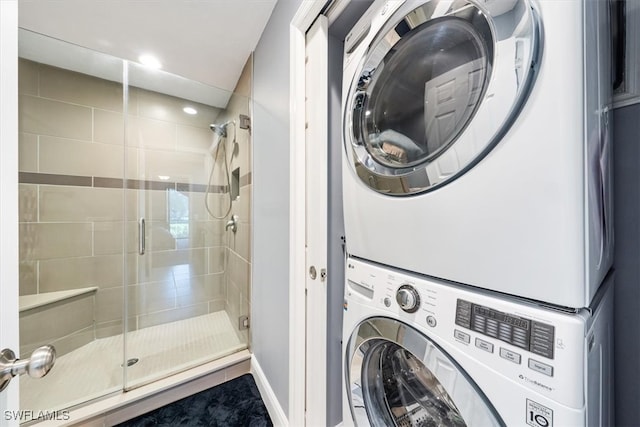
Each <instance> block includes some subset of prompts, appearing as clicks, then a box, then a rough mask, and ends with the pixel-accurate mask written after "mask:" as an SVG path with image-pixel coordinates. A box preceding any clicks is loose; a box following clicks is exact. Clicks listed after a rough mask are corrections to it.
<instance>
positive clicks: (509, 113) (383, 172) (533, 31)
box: [343, 0, 542, 196]
mask: <svg viewBox="0 0 640 427" xmlns="http://www.w3.org/2000/svg"><path fill="white" fill-rule="evenodd" d="M512 1H513V3H514V9H513V10H512V12H513V14H514V15H517V16H514V17H513V19H514V21H516V20H518V21H519V22H520V23H521V25H519V26H516V27H515V28H513V29H512V32H510V33H509V32H507V33H505V30H504V28H502V25H503V24H502V22H503V21H500V19H501V18H500V16H501V14H502V13H503V11H502V10H498V11H496V10H494V11H493V12H492V10H491V9H487V8H486V7H484V6H483V5H480V4H478V3H476V0H459V1H456V2H453V3H452V2H445V1H444V0H428V1H424V0H422V1H418V2H416V1H409V2H406V3H405V4H403V5H402V6H400V8H398V10H397V11H396V12H395V13H394V14H393V15H392V17H391V18H390V19H389V20H388V22H387V23H386V24H385V25H384V27H383V28H382V29H381V31H379V33H378V34H377V35H376V36H375V37H374V38H373V40H372V41H371V43H370V44H369V45H368V47H367V49H366V53H365V54H364V55H363V58H362V60H361V61H360V63H359V64H358V66H357V67H356V72H355V74H354V76H353V79H352V81H351V83H350V89H349V95H348V96H347V98H346V99H345V100H344V101H345V102H344V112H343V123H344V125H343V138H344V144H345V150H346V156H347V158H348V162H349V163H350V164H351V167H352V169H353V170H352V173H355V174H356V175H357V176H358V177H359V179H360V180H361V181H362V182H363V183H364V184H365V185H367V186H368V187H370V188H372V189H373V190H376V191H379V192H381V193H385V194H389V195H394V196H403V195H412V194H417V193H423V192H426V191H431V190H434V189H436V188H438V187H440V186H442V185H444V184H447V183H449V182H452V181H453V180H455V179H456V178H458V177H460V176H461V175H463V174H464V173H465V172H466V171H467V170H469V169H471V168H472V167H473V166H475V165H476V164H477V163H478V162H479V161H480V160H481V159H482V158H483V157H484V156H485V155H486V154H487V153H488V152H489V151H490V150H491V149H492V148H493V147H494V146H495V145H496V144H497V143H498V142H499V140H500V139H501V138H502V137H503V136H504V134H505V133H506V132H507V131H508V130H509V128H510V127H511V125H512V124H513V122H514V121H515V118H516V117H517V115H518V113H519V112H520V110H521V108H522V106H523V105H524V103H525V101H526V99H527V98H528V95H529V93H530V90H531V87H532V86H533V83H534V80H535V77H536V75H537V66H538V64H539V62H540V58H541V54H542V42H541V41H542V38H541V32H542V28H541V23H540V21H539V19H538V15H537V12H536V10H535V8H534V5H533V4H532V3H531V1H530V0H512ZM445 3H449V4H455V5H456V7H455V8H453V6H451V7H452V8H453V9H445V8H439V7H438V6H440V5H444V4H445ZM464 8H467V9H468V8H472V9H473V10H474V11H476V12H477V13H478V14H481V15H482V16H483V17H484V18H485V20H486V22H487V24H488V25H489V28H490V30H491V34H492V39H493V40H494V45H493V47H492V49H493V50H492V52H493V53H492V56H491V58H488V61H489V67H490V69H489V70H488V74H489V75H488V81H487V83H486V84H485V88H484V89H483V92H482V95H481V97H480V98H479V102H478V105H477V107H476V108H475V111H473V113H472V114H471V116H470V117H469V118H468V120H467V122H466V123H465V124H464V125H463V126H462V128H461V129H460V130H459V132H458V133H457V134H456V135H455V136H454V137H453V139H452V140H451V141H450V142H449V143H448V144H446V146H444V147H443V149H442V150H440V152H438V153H435V154H434V155H433V156H431V155H430V156H427V157H426V158H425V159H423V160H421V161H420V162H417V163H416V162H409V163H408V164H406V165H396V164H394V165H393V166H390V165H389V164H385V163H384V162H381V161H379V159H377V158H376V155H374V154H372V152H371V149H370V145H369V146H368V144H366V143H363V141H362V140H361V139H362V138H360V137H359V135H356V134H357V133H359V131H358V129H360V127H361V126H362V125H361V124H360V123H358V120H359V117H358V116H357V114H354V111H355V108H352V106H354V105H356V103H357V102H358V99H356V98H357V96H358V95H359V93H361V91H359V89H358V84H359V82H361V79H362V78H365V77H367V76H369V75H370V74H371V73H375V71H376V67H377V66H378V65H379V64H380V61H381V60H382V59H372V58H381V57H383V56H384V55H385V54H386V53H387V52H389V51H390V50H391V49H392V48H393V47H394V46H396V45H397V44H398V43H399V42H400V41H401V40H402V37H404V36H406V34H405V35H402V36H400V35H399V34H397V33H396V28H397V27H398V24H399V23H401V22H402V23H405V22H406V21H407V20H412V21H413V24H424V23H428V22H429V21H433V20H435V19H438V18H443V17H452V16H453V14H455V13H458V12H459V11H460V10H461V9H464ZM426 10H428V11H430V13H431V15H428V16H427V15H426V12H425V11H426ZM416 11H419V12H420V13H416ZM420 14H421V15H422V16H421V20H419V21H418V22H415V21H416V19H415V15H420ZM497 22H498V23H497ZM497 25H500V28H497ZM416 26H417V25H416ZM413 28H415V27H413ZM498 30H499V31H498ZM523 33H524V35H523ZM390 40H391V42H390ZM381 46H382V47H381ZM514 67H515V68H514ZM505 76H506V77H505ZM505 79H506V80H509V82H510V83H514V84H515V90H514V86H513V85H510V84H507V83H505V81H506V80H505ZM496 100H498V101H496ZM494 116H498V117H499V119H497V120H489V119H492V118H493V117H494ZM354 129H356V131H355V132H354ZM354 133H355V134H354ZM455 150H460V151H462V152H464V153H465V155H464V156H462V158H461V159H460V158H457V159H456V161H457V168H454V169H455V170H454V171H453V172H450V173H448V174H444V175H443V174H442V173H441V172H439V171H440V169H441V168H440V166H439V165H438V162H437V158H444V156H447V155H449V156H453V155H456V153H455ZM469 153H471V154H469ZM434 157H435V158H434ZM356 167H359V168H364V170H365V172H366V176H362V175H361V174H358V173H357V172H356V170H355V168H356ZM379 180H383V181H384V180H392V181H399V180H401V181H402V185H395V186H392V187H391V188H389V189H384V190H381V189H378V188H376V186H375V185H374V183H375V182H377V181H379Z"/></svg>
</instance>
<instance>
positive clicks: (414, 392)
mask: <svg viewBox="0 0 640 427" xmlns="http://www.w3.org/2000/svg"><path fill="white" fill-rule="evenodd" d="M346 356H347V360H346V363H347V365H346V373H347V387H348V390H347V392H348V394H349V403H350V405H351V413H352V416H353V420H354V422H355V424H356V425H358V426H367V425H371V426H374V427H377V426H380V427H387V426H399V427H405V426H406V427H409V426H434V427H435V426H450V427H462V426H482V427H491V426H504V422H503V421H502V420H501V418H500V417H499V415H498V414H497V413H496V411H495V409H494V408H493V406H492V405H491V404H490V403H489V402H488V400H487V398H486V397H485V396H484V394H483V393H482V391H481V390H480V389H479V388H478V387H477V386H476V384H475V383H474V382H473V380H472V379H471V378H470V377H469V376H468V375H467V374H466V373H465V372H464V370H463V369H462V368H461V367H460V366H459V365H458V364H457V363H456V362H455V360H453V359H452V358H451V357H450V356H449V355H448V354H447V353H445V352H444V351H443V350H442V349H441V348H440V347H438V346H437V345H436V344H435V343H434V342H433V341H431V340H430V339H429V338H427V337H426V336H424V335H423V334H421V333H420V332H418V331H416V330H415V329H413V328H411V327H409V326H407V325H406V324H404V323H401V322H398V321H396V320H393V319H389V318H372V319H368V320H366V321H364V322H362V323H361V324H360V325H358V327H357V328H356V330H355V331H354V333H353V334H352V336H351V338H350V340H349V343H348V345H347V355H346Z"/></svg>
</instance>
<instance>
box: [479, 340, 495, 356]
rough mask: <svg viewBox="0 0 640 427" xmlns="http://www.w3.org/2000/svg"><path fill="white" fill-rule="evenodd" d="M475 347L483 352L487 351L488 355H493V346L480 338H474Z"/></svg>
mask: <svg viewBox="0 0 640 427" xmlns="http://www.w3.org/2000/svg"><path fill="white" fill-rule="evenodd" d="M476 347H478V348H480V349H482V350H484V351H488V352H489V353H493V344H491V343H490V342H487V341H485V340H481V339H480V338H476Z"/></svg>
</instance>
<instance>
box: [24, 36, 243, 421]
mask: <svg viewBox="0 0 640 427" xmlns="http://www.w3.org/2000/svg"><path fill="white" fill-rule="evenodd" d="M19 54H20V60H19V132H20V134H19V206H20V212H19V221H20V223H19V233H20V235H19V237H20V253H19V255H20V355H21V356H26V355H28V354H29V353H30V352H31V351H33V349H35V348H37V347H38V346H40V345H43V344H48V343H51V344H53V345H54V346H55V347H56V349H57V353H58V360H57V362H56V365H55V366H54V368H53V369H52V370H51V372H50V373H49V374H48V375H47V376H46V377H44V378H41V379H38V380H33V379H31V378H29V377H26V376H23V377H21V378H20V401H21V407H22V408H23V409H26V410H33V411H40V410H60V409H65V408H69V407H71V406H75V405H78V404H83V403H85V402H87V401H89V400H92V399H95V398H100V397H103V396H105V395H108V394H111V393H120V392H122V391H123V390H129V389H132V388H136V387H138V386H141V385H144V384H148V383H151V382H153V381H156V380H158V379H161V378H165V377H167V376H169V375H172V374H175V373H177V372H180V371H184V370H187V369H190V368H192V367H194V366H197V365H200V364H202V363H206V362H209V361H212V360H215V359H217V358H221V357H224V356H227V355H229V354H232V353H234V352H238V351H241V350H245V349H247V348H248V347H249V331H250V330H242V329H241V328H240V327H239V323H238V319H240V318H241V317H242V316H248V315H249V310H250V304H249V301H250V292H251V274H250V272H251V251H250V247H251V206H250V200H251V191H252V183H251V164H250V159H251V135H250V132H249V131H248V129H241V128H240V127H236V128H237V129H236V130H237V131H236V132H235V134H234V132H231V134H227V135H226V136H220V135H217V134H216V133H214V132H212V131H211V128H210V125H212V124H215V123H226V122H234V121H235V122H236V123H238V122H239V120H240V117H241V116H250V102H251V93H250V88H251V79H252V76H251V71H252V58H251V57H249V58H247V63H246V65H245V67H244V70H243V72H242V74H241V76H240V78H239V80H238V82H237V85H236V88H235V89H234V91H233V92H228V91H224V90H221V89H218V88H213V87H209V86H206V85H204V84H202V83H199V82H195V81H191V80H188V79H185V78H183V77H180V76H176V75H171V74H169V73H166V72H163V71H160V70H151V69H148V68H145V67H143V66H142V65H140V64H137V63H134V62H129V61H125V60H122V59H119V58H114V57H110V56H108V55H104V54H101V53H98V52H95V51H91V50H89V49H85V48H82V47H79V46H76V45H71V44H68V43H65V42H62V41H60V40H55V39H51V38H48V37H46V36H42V35H40V34H36V33H32V32H29V31H27V30H23V29H21V30H20V33H19ZM194 112H195V113H194ZM214 146H217V147H224V148H226V150H225V151H226V153H224V155H223V156H222V155H218V156H214V155H213V154H214V153H213V152H212V147H214ZM224 162H227V168H225V167H224ZM240 171H242V174H240ZM229 207H230V209H229ZM227 210H229V211H230V213H228V214H226V212H227ZM232 213H234V214H237V215H238V216H239V218H240V219H241V222H242V224H241V226H240V227H239V231H238V233H236V234H235V235H234V233H231V232H230V231H226V230H225V223H226V222H227V221H228V220H229V219H230V217H231V215H232ZM212 214H213V215H212ZM132 360H136V362H135V363H130V361H132Z"/></svg>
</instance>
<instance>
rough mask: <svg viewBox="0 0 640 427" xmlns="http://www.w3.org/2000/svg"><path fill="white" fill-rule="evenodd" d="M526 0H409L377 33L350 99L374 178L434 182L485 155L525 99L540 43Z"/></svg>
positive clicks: (358, 152)
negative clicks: (482, 0)
mask: <svg viewBox="0 0 640 427" xmlns="http://www.w3.org/2000/svg"><path fill="white" fill-rule="evenodd" d="M539 34H540V28H539V23H538V19H537V16H536V13H535V10H534V9H533V7H532V5H531V4H530V1H529V0H486V1H484V2H482V4H480V3H477V2H476V0H456V1H450V0H431V1H426V2H425V1H424V0H423V1H421V2H416V1H407V2H406V3H404V4H403V5H402V6H401V7H400V8H399V9H398V10H396V12H395V13H394V14H393V15H392V16H391V17H390V18H389V20H388V22H387V24H386V25H384V26H383V27H382V29H381V31H380V32H379V33H378V34H377V35H376V36H375V37H374V38H373V41H372V42H371V44H370V45H369V46H368V48H367V50H366V53H365V54H364V57H363V59H362V60H361V61H360V63H359V65H358V66H357V68H356V70H357V71H356V73H355V75H354V76H353V79H352V81H351V84H350V89H349V94H348V96H347V97H346V99H345V104H344V105H345V107H344V140H345V149H346V154H347V156H348V158H349V163H350V164H351V165H352V167H353V168H354V169H355V173H356V174H357V176H358V177H360V179H361V180H362V182H364V183H365V184H366V185H367V186H369V187H370V188H372V189H374V190H376V191H378V192H380V193H385V194H391V195H410V194H415V193H421V192H425V191H428V190H433V189H435V188H437V187H438V186H440V185H443V184H445V183H447V182H450V181H451V180H453V179H455V178H457V177H458V176H460V175H462V174H463V173H464V172H465V171H466V170H468V169H470V168H471V167H473V166H474V165H475V164H476V163H477V162H479V161H480V160H481V159H482V157H484V155H486V153H488V152H489V150H490V149H491V148H492V147H493V146H494V145H495V144H496V143H497V141H498V140H499V139H500V138H501V137H502V136H503V135H504V134H505V133H506V131H507V130H508V128H509V127H510V125H511V124H512V122H513V120H514V119H515V117H516V115H517V114H518V112H519V110H520V107H521V106H522V104H523V103H524V100H525V99H526V97H527V95H528V93H529V90H530V87H531V86H532V83H533V79H534V76H535V66H536V63H537V62H538V58H539V55H540V52H541V47H540V43H539V38H540V37H539Z"/></svg>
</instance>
